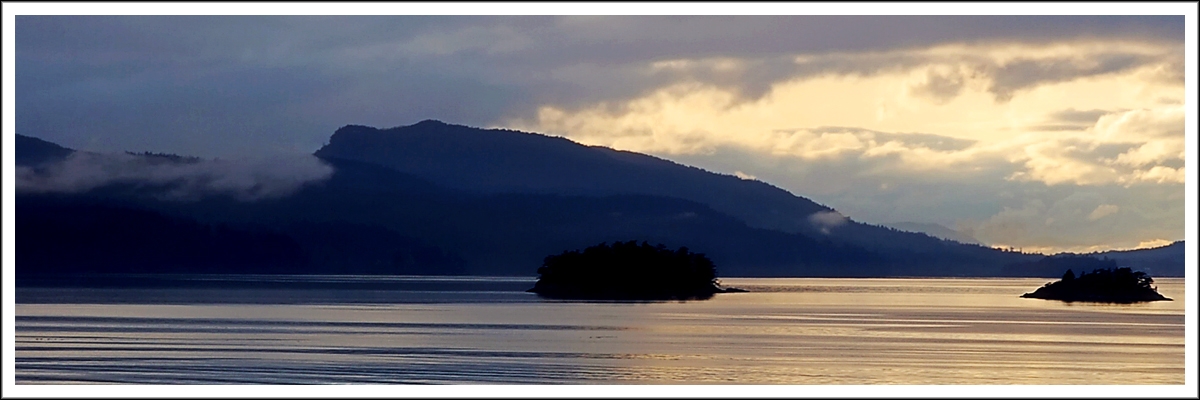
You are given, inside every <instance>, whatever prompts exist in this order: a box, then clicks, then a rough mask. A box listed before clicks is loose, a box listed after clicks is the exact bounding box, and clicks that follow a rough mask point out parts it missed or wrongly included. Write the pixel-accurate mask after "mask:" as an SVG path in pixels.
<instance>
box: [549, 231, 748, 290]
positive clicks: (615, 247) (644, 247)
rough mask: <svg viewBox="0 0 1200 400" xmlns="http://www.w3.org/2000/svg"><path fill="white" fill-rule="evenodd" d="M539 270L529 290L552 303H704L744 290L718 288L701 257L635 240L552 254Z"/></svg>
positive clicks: (713, 270)
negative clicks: (596, 301) (617, 301)
mask: <svg viewBox="0 0 1200 400" xmlns="http://www.w3.org/2000/svg"><path fill="white" fill-rule="evenodd" d="M537 272H538V274H541V276H540V277H539V278H538V281H537V283H536V284H534V286H533V288H532V289H529V290H528V292H533V293H537V294H538V296H541V297H545V298H550V299H572V300H703V299H709V298H712V296H713V295H714V294H716V293H730V292H744V290H741V289H737V288H722V287H721V286H720V284H719V282H718V280H717V277H716V273H717V269H716V266H715V265H714V264H713V262H712V261H711V260H709V259H708V257H705V256H704V255H703V254H697V253H692V252H690V251H688V249H687V247H680V248H679V249H678V250H670V249H668V248H667V247H666V246H664V245H662V244H659V245H658V246H651V245H650V244H649V243H647V242H642V243H641V245H639V244H638V243H637V241H629V242H616V243H613V244H612V245H611V246H610V245H608V244H607V243H601V244H599V245H596V246H591V247H588V248H586V249H583V251H578V250H572V251H565V252H563V253H562V254H559V255H551V256H548V257H546V258H545V260H544V262H543V265H542V267H541V268H538V270H537Z"/></svg>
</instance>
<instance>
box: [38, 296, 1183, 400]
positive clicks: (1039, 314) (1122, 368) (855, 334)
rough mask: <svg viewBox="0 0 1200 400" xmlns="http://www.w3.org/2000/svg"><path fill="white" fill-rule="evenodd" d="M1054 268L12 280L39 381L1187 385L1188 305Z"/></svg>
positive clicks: (1180, 297) (42, 382)
mask: <svg viewBox="0 0 1200 400" xmlns="http://www.w3.org/2000/svg"><path fill="white" fill-rule="evenodd" d="M1049 281H1052V279H1043V278H1032V279H1030V278H1017V279H1008V278H1004V279H807V278H805V279H792V278H726V279H723V280H722V283H723V284H724V285H726V286H735V287H740V288H744V289H748V290H750V291H751V292H750V293H727V294H718V295H717V296H716V297H714V298H713V299H711V300H704V301H688V302H643V303H630V302H624V303H622V302H575V301H555V300H543V299H539V298H538V297H537V296H536V295H533V294H530V293H525V292H524V290H525V289H528V288H529V287H532V285H533V283H534V279H533V278H497V277H370V276H319V277H311V276H309V277H305V276H283V277H280V276H242V275H223V276H186V275H185V276H167V277H151V276H136V275H130V276H123V277H120V278H117V279H101V278H98V277H80V278H78V279H76V281H75V283H74V286H72V287H19V288H17V291H16V299H17V304H16V338H15V340H16V365H15V366H16V374H15V377H16V383H17V384H18V385H25V384H426V383H428V384H802V385H821V384H836V385H874V384H905V385H909V384H918V385H920V384H954V385H978V384H985V385H991V384H1038V385H1045V384H1051V385H1060V384H1084V385H1100V384H1104V385H1111V384H1115V385H1140V384H1157V385H1182V384H1184V290H1183V289H1184V288H1183V279H1182V278H1163V279H1158V280H1156V283H1157V285H1158V289H1159V292H1160V293H1162V294H1163V295H1165V296H1167V297H1170V298H1173V299H1174V300H1175V301H1164V302H1153V303H1142V304H1132V305H1117V304H1088V303H1064V302H1059V301H1048V300H1038V299H1024V298H1020V297H1018V296H1020V295H1021V294H1022V293H1026V292H1031V291H1033V290H1034V289H1036V288H1038V287H1040V286H1042V285H1043V284H1045V283H1047V282H1049Z"/></svg>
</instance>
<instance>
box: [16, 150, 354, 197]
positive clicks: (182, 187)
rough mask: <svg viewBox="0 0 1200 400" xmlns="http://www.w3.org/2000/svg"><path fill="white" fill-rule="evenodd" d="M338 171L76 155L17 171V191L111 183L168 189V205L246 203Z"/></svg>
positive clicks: (314, 165)
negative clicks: (212, 198)
mask: <svg viewBox="0 0 1200 400" xmlns="http://www.w3.org/2000/svg"><path fill="white" fill-rule="evenodd" d="M332 173H333V169H332V168H331V167H329V166H328V165H326V164H324V163H323V162H321V161H320V160H319V159H317V158H316V157H313V156H308V155H304V156H294V157H270V158H262V159H241V160H211V161H206V160H190V161H182V162H163V161H160V160H156V159H155V158H153V157H145V156H135V155H129V154H99V153H89V152H78V151H77V152H75V153H72V154H71V155H70V156H68V157H67V158H66V159H65V160H63V161H62V162H59V163H56V164H52V165H50V166H47V167H44V168H42V169H39V170H33V169H30V168H26V167H21V168H18V170H17V183H16V187H17V190H19V191H25V192H40V193H44V192H61V193H79V192H86V191H89V190H92V189H95V188H99V187H102V186H106V185H111V184H134V185H150V186H167V187H169V190H168V191H167V192H166V193H165V194H164V195H163V198H164V199H169V200H195V199H198V198H200V197H203V196H207V195H214V194H228V195H231V196H233V197H234V198H237V199H239V200H243V201H253V200H259V199H265V198H273V197H280V196H286V195H289V194H291V193H293V192H295V191H296V190H298V189H299V188H300V187H301V186H303V185H305V184H307V183H310V182H317V181H321V180H324V179H327V178H329V176H330V175H332Z"/></svg>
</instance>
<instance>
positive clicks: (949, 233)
mask: <svg viewBox="0 0 1200 400" xmlns="http://www.w3.org/2000/svg"><path fill="white" fill-rule="evenodd" d="M884 226H888V227H891V228H895V229H899V230H902V231H907V232H916V233H924V234H926V235H929V236H933V237H935V238H939V239H946V240H953V241H955V242H959V243H965V244H974V245H980V246H982V245H983V243H981V242H979V240H976V239H975V238H974V237H971V236H970V235H967V234H965V233H962V232H959V231H956V230H954V229H950V228H947V227H945V226H942V225H938V224H928V223H922V222H892V223H889V224H884Z"/></svg>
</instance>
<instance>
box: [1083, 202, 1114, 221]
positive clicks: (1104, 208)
mask: <svg viewBox="0 0 1200 400" xmlns="http://www.w3.org/2000/svg"><path fill="white" fill-rule="evenodd" d="M1120 209H1121V208H1120V207H1117V206H1116V205H1112V204H1101V205H1099V206H1096V209H1095V210H1092V213H1091V214H1088V217H1087V219H1088V220H1089V221H1095V220H1098V219H1100V218H1104V217H1107V216H1109V215H1111V214H1113V213H1116V212H1117V211H1118V210H1120Z"/></svg>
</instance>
